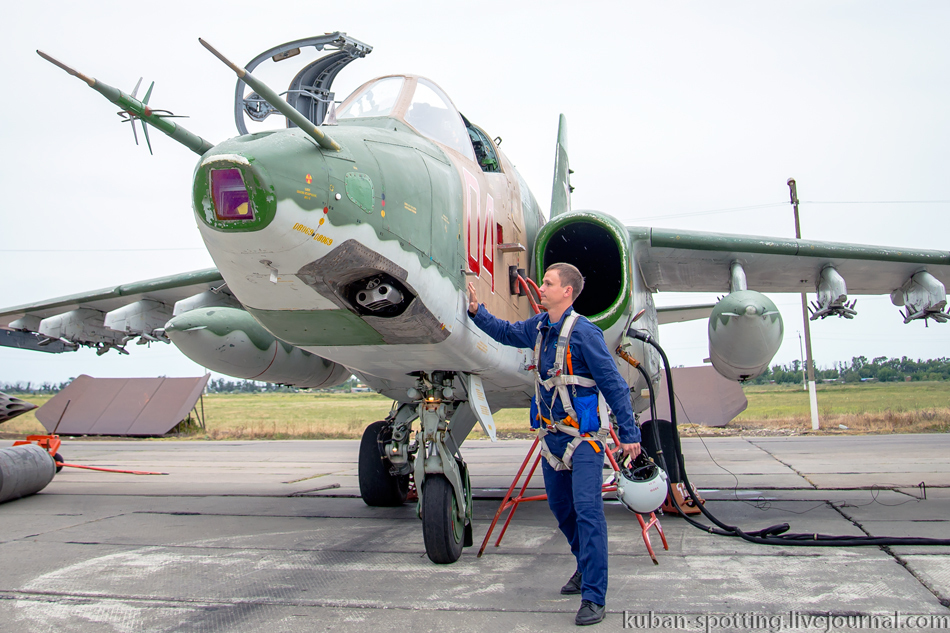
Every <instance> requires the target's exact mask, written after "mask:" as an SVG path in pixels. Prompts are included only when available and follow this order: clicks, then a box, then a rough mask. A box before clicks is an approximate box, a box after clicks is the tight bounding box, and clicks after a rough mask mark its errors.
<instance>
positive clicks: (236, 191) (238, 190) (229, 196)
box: [211, 169, 254, 220]
mask: <svg viewBox="0 0 950 633" xmlns="http://www.w3.org/2000/svg"><path fill="white" fill-rule="evenodd" d="M211 198H212V200H213V201H214V213H215V215H216V216H217V218H218V219H219V220H253V219H254V210H253V209H252V208H251V206H250V199H249V197H248V194H247V188H246V187H245V186H244V177H243V176H241V171H240V170H239V169H212V170H211Z"/></svg>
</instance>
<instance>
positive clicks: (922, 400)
mask: <svg viewBox="0 0 950 633" xmlns="http://www.w3.org/2000/svg"><path fill="white" fill-rule="evenodd" d="M745 393H746V397H747V398H748V400H749V406H748V408H747V409H746V410H745V411H744V412H743V413H741V414H740V415H739V416H737V417H736V418H735V419H734V420H732V421H731V422H729V424H727V425H726V426H725V427H722V428H714V427H706V426H701V425H698V424H692V423H691V422H690V421H689V420H688V419H681V420H679V424H680V427H681V431H682V433H683V436H684V437H689V436H694V437H695V436H704V437H710V436H713V437H718V436H746V435H747V436H760V437H761V436H797V435H865V434H889V433H947V432H950V382H946V381H915V382H910V383H872V384H867V383H865V384H856V385H853V384H848V385H830V384H829V385H819V386H818V393H819V399H818V402H819V413H820V418H821V423H822V428H821V429H819V430H818V431H812V430H811V422H810V418H809V413H808V394H807V392H805V391H803V390H802V389H801V387H800V386H796V385H751V386H748V387H746V388H745ZM17 395H18V397H20V398H21V399H23V400H26V401H28V402H32V403H34V404H36V405H39V406H42V405H43V404H45V403H46V402H47V401H48V400H49V399H50V398H51V397H52V396H49V395H29V394H22V395H21V394H17ZM391 406H392V401H391V400H389V399H388V398H385V397H383V396H380V395H378V394H375V393H321V392H303V391H301V392H297V393H226V394H220V393H219V394H207V395H205V396H204V410H205V414H206V425H205V429H203V430H202V429H200V428H198V427H197V426H196V425H192V426H191V428H190V429H189V430H188V431H187V432H183V433H181V434H175V433H173V434H170V435H168V436H165V438H162V439H174V440H275V439H278V440H279V439H315V440H316V439H358V438H359V437H361V436H362V433H363V429H365V428H366V426H368V425H369V424H370V423H372V422H375V421H376V420H382V419H384V418H385V417H386V415H387V414H388V413H389V410H390V408H391ZM494 418H495V423H496V426H497V429H498V437H499V439H502V440H505V439H524V438H529V437H532V434H531V432H530V430H529V429H528V428H527V410H526V409H504V410H502V411H499V412H498V413H496V414H495V416H494ZM45 432H46V431H45V429H44V428H43V426H42V425H41V424H40V423H39V422H38V421H37V420H36V417H35V416H34V415H33V413H32V412H30V413H27V414H24V415H22V416H20V417H19V418H16V419H14V420H11V421H9V422H7V423H5V424H3V425H2V426H0V439H16V438H20V437H22V436H24V435H27V434H42V433H45ZM484 438H485V436H484V435H483V434H482V433H481V432H480V430H479V429H478V427H476V429H474V430H473V431H472V433H471V434H470V435H469V439H484Z"/></svg>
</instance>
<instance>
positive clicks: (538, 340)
mask: <svg viewBox="0 0 950 633" xmlns="http://www.w3.org/2000/svg"><path fill="white" fill-rule="evenodd" d="M583 289H584V278H583V277H582V276H581V273H580V271H579V270H578V269H577V268H575V267H574V266H571V265H570V264H563V263H559V264H553V265H551V266H549V267H548V269H547V271H545V273H544V279H543V281H542V283H541V287H540V293H539V294H540V298H541V305H543V306H544V307H545V308H546V309H547V312H546V313H545V312H542V313H540V314H538V315H535V316H534V317H532V318H530V319H528V320H527V321H520V322H518V323H509V322H508V321H503V320H501V319H498V318H496V317H494V316H492V315H491V313H489V312H488V310H487V309H486V308H485V306H484V305H480V304H479V303H478V298H477V296H476V294H475V286H474V285H472V284H471V283H470V284H469V285H468V294H469V306H468V312H469V316H470V317H471V318H472V320H473V321H474V323H475V325H477V326H478V327H479V328H481V329H482V330H483V331H484V332H485V333H486V334H488V335H489V336H490V337H492V338H493V339H495V340H496V341H498V342H499V343H502V344H504V345H511V346H513V347H520V348H535V364H536V368H535V370H536V372H537V377H538V382H539V384H538V388H537V390H536V393H537V396H536V398H535V400H536V402H533V403H532V416H534V415H538V416H540V426H541V428H540V430H539V435H541V437H542V441H543V442H545V443H546V445H547V452H548V453H549V454H550V457H548V459H546V460H545V461H543V462H542V465H541V466H542V471H543V472H544V489H545V491H546V492H547V496H548V505H549V506H550V507H551V511H552V512H553V513H554V516H555V517H556V518H557V522H558V527H559V528H560V529H561V532H563V533H564V536H566V537H567V540H568V542H569V543H570V545H571V553H573V554H574V557H575V559H576V560H577V570H576V571H575V572H574V575H573V576H571V579H570V580H569V581H568V582H567V584H566V585H564V587H562V588H561V593H562V594H580V595H581V607H580V609H579V610H578V612H577V616H576V617H575V619H574V622H575V623H576V624H578V625H586V624H596V623H597V622H600V621H601V620H603V619H604V613H605V608H604V605H605V602H606V600H605V597H606V593H607V519H606V517H605V516H604V503H603V497H602V493H601V488H602V485H603V468H604V449H605V447H604V445H603V435H598V434H597V433H594V432H587V433H580V431H581V430H584V429H583V428H580V427H583V426H584V424H583V423H580V422H578V421H577V420H574V419H573V418H575V417H580V418H582V419H583V418H585V415H584V414H583V413H581V414H580V415H576V414H575V415H573V416H572V415H570V414H574V413H575V409H580V408H581V407H580V406H579V405H580V403H581V402H583V401H585V399H586V400H587V401H591V399H595V398H596V397H597V393H598V390H599V391H600V392H601V393H602V394H603V396H604V399H605V400H606V402H607V404H609V405H610V409H611V410H612V411H613V413H614V416H615V417H616V418H617V422H618V424H619V426H620V434H619V436H620V447H621V449H622V450H623V453H624V454H625V455H629V456H630V457H631V458H636V457H637V455H639V454H640V428H639V427H638V426H637V423H636V421H635V420H634V418H633V407H632V406H631V404H630V393H629V388H628V386H627V383H626V382H625V381H624V379H623V377H622V376H621V375H620V372H619V371H618V370H617V365H616V364H615V362H614V360H613V357H612V356H611V355H610V352H609V351H608V350H607V344H606V343H605V341H604V335H603V332H601V331H600V329H599V328H598V327H597V326H596V325H594V324H593V323H591V322H590V321H588V320H587V319H585V318H583V317H580V318H576V317H574V316H572V313H573V308H572V307H571V306H572V304H573V303H574V300H575V299H577V297H578V296H579V295H580V294H581V291H582V290H583ZM575 318H576V321H574V319H575ZM565 321H570V322H571V324H572V325H573V329H571V330H570V334H569V340H568V341H567V345H566V346H565V347H569V351H567V350H562V351H561V354H560V356H558V354H557V352H558V338H559V336H560V334H561V330H562V326H563V325H564V324H565ZM565 353H566V355H567V363H566V367H563V368H562V371H557V370H556V369H555V370H554V371H553V372H552V368H553V367H554V366H555V361H556V358H561V357H563V356H564V355H565ZM563 369H567V370H568V371H567V372H566V373H567V374H568V375H569V376H568V378H567V379H566V380H564V379H562V383H557V382H552V381H553V380H554V379H555V378H556V377H555V376H554V374H556V375H561V374H562V373H563ZM549 377H550V378H549ZM545 378H547V379H548V380H547V381H546V382H547V383H548V385H546V384H545V382H542V381H545ZM558 384H563V385H567V386H566V388H564V387H558V386H557V385H558ZM585 385H589V386H585ZM565 394H570V395H569V398H570V402H568V403H566V404H567V406H565V402H564V397H565ZM572 405H573V406H572ZM566 410H567V411H566ZM594 416H596V412H595V413H594ZM586 417H590V414H588V416H586ZM587 428H590V423H589V422H588V423H587ZM575 429H576V430H575ZM597 430H598V431H600V429H599V427H598V429H597ZM587 438H590V439H587ZM570 449H573V454H571V450H570ZM546 457H547V455H546ZM552 464H553V465H552Z"/></svg>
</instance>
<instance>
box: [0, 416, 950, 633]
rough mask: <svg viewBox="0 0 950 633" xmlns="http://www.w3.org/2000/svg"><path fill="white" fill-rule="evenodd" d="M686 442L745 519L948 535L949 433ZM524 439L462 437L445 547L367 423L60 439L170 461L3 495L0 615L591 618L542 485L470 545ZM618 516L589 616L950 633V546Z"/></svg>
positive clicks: (308, 625)
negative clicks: (222, 438)
mask: <svg viewBox="0 0 950 633" xmlns="http://www.w3.org/2000/svg"><path fill="white" fill-rule="evenodd" d="M10 444H11V442H0V446H9V445H10ZM683 444H684V454H685V459H686V466H687V469H688V472H689V473H690V477H691V479H692V481H693V482H694V484H695V485H697V486H698V487H699V488H700V489H701V491H702V494H703V496H704V497H705V498H706V499H707V507H708V508H709V509H710V510H711V511H712V512H713V513H714V514H715V515H716V516H718V517H719V518H720V519H721V520H723V521H724V522H725V523H729V524H737V525H740V526H742V527H743V529H744V530H746V531H750V530H754V529H760V528H763V527H766V526H769V525H773V524H776V523H782V522H788V523H790V524H791V526H792V531H793V532H806V533H812V532H819V533H823V534H834V535H839V534H840V535H855V536H859V535H865V534H870V535H875V536H884V535H887V536H923V537H935V538H950V459H948V455H950V435H912V436H911V435H887V436H848V437H843V436H838V437H795V438H763V437H755V438H741V437H731V438H706V439H705V440H703V441H700V440H699V439H695V438H693V439H684V441H683ZM529 446H530V442H529V441H504V442H499V443H495V444H492V443H489V442H482V441H472V442H467V443H466V444H465V446H464V447H463V454H464V455H465V457H466V459H467V461H468V462H469V464H470V472H471V476H472V483H473V486H474V488H475V495H476V501H475V526H474V529H475V543H476V544H475V547H473V548H469V549H466V550H464V552H463V554H462V558H461V559H460V560H459V561H458V562H457V563H455V564H452V565H434V564H432V563H431V562H430V561H429V560H428V558H426V555H425V551H424V547H423V543H422V525H421V522H420V521H419V519H418V518H417V517H416V512H415V504H411V503H410V504H406V505H405V506H403V507H399V508H369V507H367V506H366V505H364V504H363V502H362V501H361V500H360V498H359V490H358V483H357V453H358V442H356V441H258V442H197V441H192V442H176V441H99V440H95V441H93V440H69V439H67V440H65V441H64V445H63V448H62V450H61V453H62V454H63V455H64V457H65V459H66V461H67V462H68V463H77V464H86V465H92V466H102V467H110V468H120V469H134V470H148V471H161V472H166V473H168V475H161V476H137V475H126V474H115V473H104V472H96V471H90V470H79V469H73V468H66V469H64V471H63V472H62V473H61V474H60V475H58V476H57V477H56V478H55V479H54V481H53V482H52V483H51V484H50V485H49V486H48V487H47V488H46V489H45V490H43V491H42V492H41V493H40V494H38V495H34V496H32V497H28V498H24V499H20V500H17V501H12V502H9V503H6V504H3V505H0V631H4V632H6V631H16V632H33V631H56V632H61V631H90V632H92V631H95V632H99V631H129V632H132V631H134V632H140V631H267V632H268V633H278V632H283V631H327V630H338V629H339V630H347V631H374V632H375V631H405V630H410V629H412V630H413V631H474V630H478V631H568V630H576V627H575V626H574V624H573V621H574V613H575V612H576V610H577V607H578V604H579V600H578V598H577V597H574V596H561V595H560V594H559V593H558V589H559V588H560V586H561V585H562V584H563V583H564V582H565V581H566V580H567V578H568V577H569V576H570V575H571V573H572V572H573V571H574V561H573V559H572V557H571V555H570V552H569V551H568V548H567V544H566V542H565V541H564V538H563V537H562V536H561V534H560V533H559V532H558V530H557V526H556V524H555V521H554V519H553V517H552V515H551V513H550V511H549V510H548V508H547V505H546V503H544V502H532V503H525V504H524V505H522V506H520V507H519V509H518V511H517V513H516V515H515V517H514V519H513V521H512V524H511V527H510V528H509V529H508V532H507V533H506V534H505V537H504V540H503V541H502V543H501V546H500V547H498V548H496V547H493V546H491V545H490V546H489V547H488V549H487V550H486V552H485V555H484V556H483V557H481V558H477V557H476V553H477V551H478V546H479V545H480V544H481V542H482V539H483V537H484V536H485V534H486V531H487V529H488V525H489V523H490V521H491V518H492V517H493V516H494V514H495V511H496V509H497V507H498V503H499V499H500V497H501V496H502V494H503V493H504V491H505V490H506V489H507V487H508V485H509V484H510V483H511V480H512V478H513V477H514V475H515V473H516V472H517V470H518V467H519V465H520V464H521V461H522V459H523V458H524V455H525V454H526V453H527V450H528V448H529ZM921 482H924V483H925V485H926V499H923V496H924V490H923V489H922V487H921V486H919V484H920V483H921ZM532 485H536V486H541V478H540V474H539V475H538V476H537V478H536V479H535V480H533V481H532ZM606 512H607V519H608V523H609V538H610V554H611V555H610V588H609V590H608V603H607V609H608V615H607V618H606V620H605V621H604V622H603V623H601V624H599V625H597V627H596V629H595V630H601V631H603V630H620V629H636V630H653V631H670V630H685V631H706V630H708V631H778V630H783V631H871V630H894V629H895V628H900V629H901V630H905V631H933V630H950V548H948V547H877V546H865V547H813V546H806V547H793V546H778V547H770V546H763V545H758V544H752V543H747V542H745V541H742V540H739V539H736V538H728V537H722V536H716V535H712V534H709V533H706V532H704V531H702V530H699V529H696V528H694V527H691V526H689V525H688V524H687V523H686V522H685V521H684V520H683V519H682V518H679V517H673V516H661V517H660V521H661V522H662V526H663V529H664V531H665V534H666V537H667V541H668V543H669V550H668V551H664V550H663V548H662V544H661V542H660V538H659V535H658V534H657V533H656V532H655V531H654V532H653V533H652V543H653V546H654V549H655V550H656V553H657V557H658V559H659V565H656V566H654V564H653V563H652V561H651V560H650V557H649V555H648V554H647V551H646V548H645V546H644V542H643V540H642V539H641V536H640V530H639V526H638V523H637V521H636V519H635V517H634V515H632V514H631V513H630V512H629V511H627V510H626V509H625V508H623V507H622V506H620V505H619V504H617V503H616V502H615V501H611V502H609V503H608V504H607V510H606ZM499 529H500V526H499V528H496V531H495V533H494V534H495V535H496V536H497V534H498V533H499Z"/></svg>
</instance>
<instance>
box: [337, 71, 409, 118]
mask: <svg viewBox="0 0 950 633" xmlns="http://www.w3.org/2000/svg"><path fill="white" fill-rule="evenodd" d="M403 82H405V79H403V78H402V77H386V78H384V79H380V80H379V81H377V82H375V83H373V84H370V85H369V86H366V88H364V89H363V92H361V93H360V94H359V96H358V97H356V99H354V100H353V101H351V102H350V104H349V105H348V106H346V107H345V108H343V109H342V110H340V111H339V112H337V113H336V118H337V120H339V119H358V118H362V117H371V116H389V113H390V112H392V110H393V106H395V105H396V99H398V98H399V92H400V91H401V90H402V84H403Z"/></svg>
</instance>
